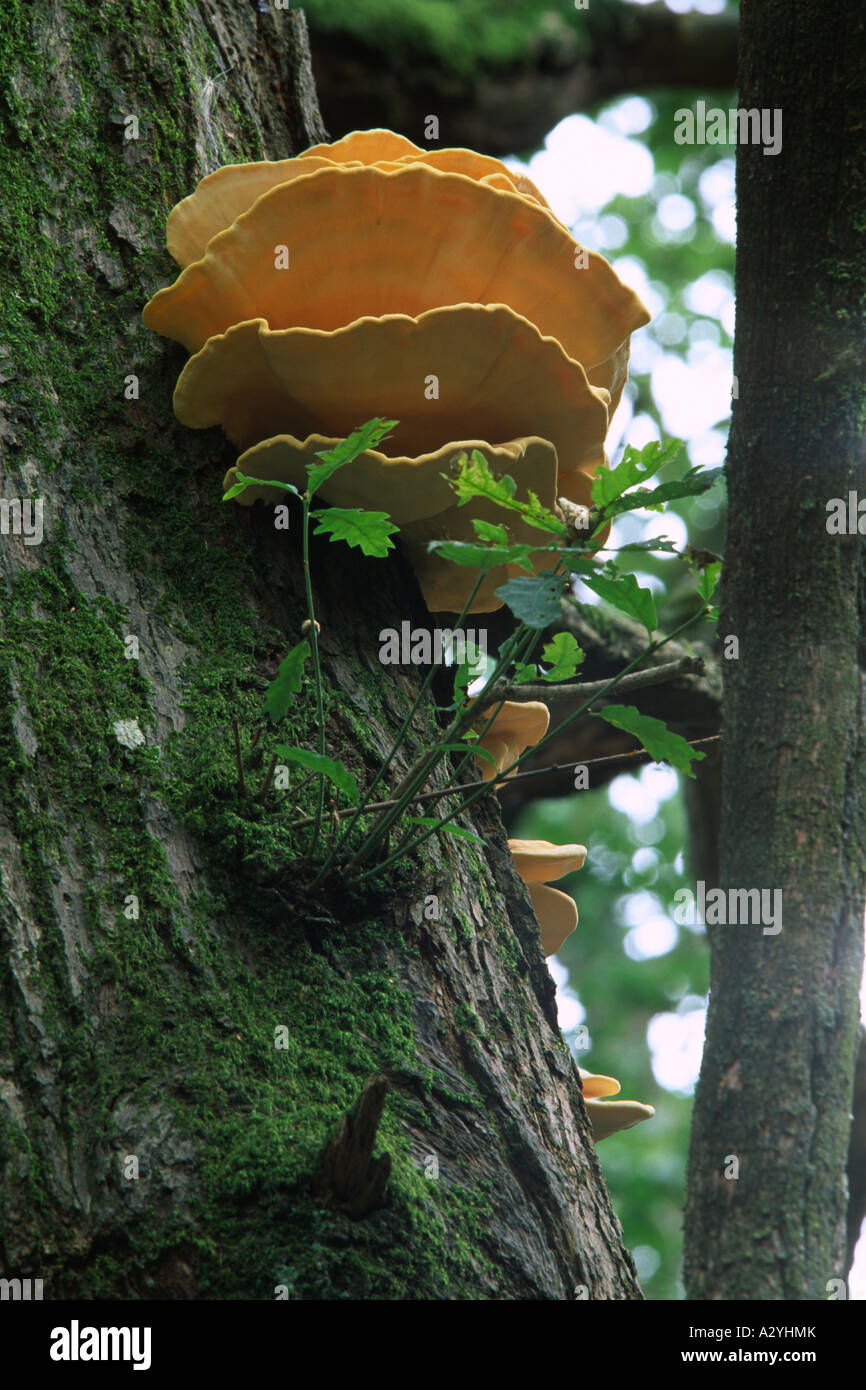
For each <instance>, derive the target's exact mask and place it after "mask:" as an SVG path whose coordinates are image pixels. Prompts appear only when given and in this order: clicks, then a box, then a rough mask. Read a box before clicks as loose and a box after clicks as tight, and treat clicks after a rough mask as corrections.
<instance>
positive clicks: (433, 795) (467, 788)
mask: <svg viewBox="0 0 866 1390" xmlns="http://www.w3.org/2000/svg"><path fill="white" fill-rule="evenodd" d="M721 738H722V736H721V734H707V736H706V737H705V738H696V739H691V740H687V742H688V745H689V747H690V748H700V747H701V745H702V744H704V743H720V742H721ZM634 758H644V759H646V761H647V762H655V761H657V759H654V758H653V757H652V755H651V754H649V753H648V752H647V750H646V749H645V748H632V749H631V750H630V751H629V752H626V753H606V754H605V756H604V757H603V758H580V759H578V760H577V761H575V760H574V759H572V760H571V761H570V762H567V763H548V765H547V766H546V767H533V768H529V769H528V770H527V771H526V772H512V773H511V774H510V775H509V776H507V777H503V776H498V777H491V778H489V779H488V780H487V782H486V783H485V784H484V785H485V787H486V789H487V791H488V792H492V791H496V790H497V789H498V788H499V787H502V786H505V785H506V783H507V784H508V785H509V786H510V785H511V783H512V782H523V781H526V780H527V778H529V777H542V776H544V774H545V773H547V772H573V771H574V769H575V768H576V767H598V766H599V765H600V764H601V763H621V762H625V761H628V760H630V759H634ZM480 786H481V783H480V782H479V781H477V780H476V781H474V782H461V783H460V784H459V785H456V786H453V787H439V788H438V789H437V790H436V791H432V792H421V794H420V795H419V796H416V797H415V798H414V799H415V801H417V802H427V801H441V800H442V798H443V797H446V796H456V795H457V794H458V793H462V792H474V791H478V789H479V787H480ZM396 805H397V802H396V801H371V802H370V803H369V804H368V805H367V806H365V807H364V815H367V814H369V812H371V811H387V810H389V809H390V808H391V807H392V806H396ZM353 809H354V807H351V806H346V807H343V812H344V813H347V812H348V811H351V810H353ZM312 821H313V817H312V816H305V817H304V819H303V820H295V821H291V822H290V824H289V825H287V826H286V829H287V830H300V829H301V828H302V827H303V826H305V825H311V824H312Z"/></svg>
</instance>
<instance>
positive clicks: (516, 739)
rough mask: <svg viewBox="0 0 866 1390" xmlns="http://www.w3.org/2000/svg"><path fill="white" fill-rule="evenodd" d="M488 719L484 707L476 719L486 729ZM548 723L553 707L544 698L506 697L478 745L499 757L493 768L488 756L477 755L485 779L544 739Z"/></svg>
mask: <svg viewBox="0 0 866 1390" xmlns="http://www.w3.org/2000/svg"><path fill="white" fill-rule="evenodd" d="M487 708H488V709H489V708H490V707H489V706H488V707H487ZM487 718H488V715H487V709H483V710H481V712H480V713H479V716H478V719H477V720H476V721H475V722H476V724H478V725H479V726H481V727H482V728H483V727H484V725H485V724H486V723H487ZM549 723H550V710H549V709H548V708H547V705H545V704H543V703H542V701H541V700H526V701H520V700H504V701H503V703H502V705H501V706H500V708H499V709H498V710H497V712H496V714H495V716H494V718H493V722H492V724H491V725H490V728H489V729H488V730H487V732H486V733H485V734H484V735H483V736H482V738H480V739H479V741H478V746H479V748H483V749H485V751H486V752H488V753H489V754H490V755H491V757H493V758H495V759H496V765H495V767H494V765H493V764H492V763H491V762H489V761H488V759H487V758H479V757H476V759H475V762H476V764H477V765H478V767H479V768H480V769H481V777H482V780H483V781H485V782H489V781H491V779H492V778H494V777H497V776H498V775H499V773H501V772H504V771H505V769H506V768H507V767H509V766H510V765H511V763H513V762H516V761H517V759H518V758H519V757H521V756H522V754H523V753H524V752H525V751H526V749H527V748H532V747H533V746H534V745H535V744H536V743H538V742H539V741H540V740H541V739H542V738H544V735H545V734H546V733H547V726H548V724H549ZM511 775H512V774H511V773H509V776H511Z"/></svg>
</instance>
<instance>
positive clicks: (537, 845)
mask: <svg viewBox="0 0 866 1390" xmlns="http://www.w3.org/2000/svg"><path fill="white" fill-rule="evenodd" d="M508 848H509V849H510V850H511V858H512V859H513V860H514V867H515V869H516V870H517V872H518V874H519V875H520V877H521V878H522V879H523V882H524V883H551V882H553V881H554V880H555V879H557V878H563V877H564V876H565V875H566V874H571V873H574V871H575V870H576V869H582V868H583V861H584V860H585V859H586V845H553V844H551V843H550V841H549V840H509V841H508Z"/></svg>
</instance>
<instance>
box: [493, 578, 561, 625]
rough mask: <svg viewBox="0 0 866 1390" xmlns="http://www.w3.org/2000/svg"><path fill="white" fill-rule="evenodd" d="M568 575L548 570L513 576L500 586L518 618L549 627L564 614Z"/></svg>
mask: <svg viewBox="0 0 866 1390" xmlns="http://www.w3.org/2000/svg"><path fill="white" fill-rule="evenodd" d="M565 582H566V581H565V576H564V575H561V574H554V573H553V572H552V570H545V571H543V572H542V573H541V574H539V575H535V576H533V578H532V579H529V578H527V579H523V578H520V579H509V581H508V583H507V584H502V585H501V586H500V588H498V589H497V590H496V597H497V598H501V599H502V601H503V603H507V604H508V607H509V608H510V609H511V611H512V613H513V614H514V616H515V618H519V619H520V621H521V622H522V623H526V626H527V627H535V628H542V627H549V626H550V624H551V623H554V622H556V620H557V618H558V617H559V616H560V605H561V602H562V594H563V590H564V588H565Z"/></svg>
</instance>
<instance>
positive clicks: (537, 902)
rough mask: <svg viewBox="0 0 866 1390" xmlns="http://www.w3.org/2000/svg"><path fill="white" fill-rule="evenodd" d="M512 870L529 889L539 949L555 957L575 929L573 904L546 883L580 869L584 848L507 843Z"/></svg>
mask: <svg viewBox="0 0 866 1390" xmlns="http://www.w3.org/2000/svg"><path fill="white" fill-rule="evenodd" d="M508 848H509V849H510V850H511V855H512V858H513V860H514V867H515V869H516V870H517V872H518V874H519V875H520V877H521V878H522V879H523V882H524V883H525V884H526V886H527V888H528V889H529V897H530V900H531V902H532V906H533V908H534V909H535V915H536V917H537V918H538V925H539V927H540V928H541V949H542V951H543V952H544V954H545V955H546V956H555V955H556V953H557V951H558V950H559V948H560V946H561V945H562V943H563V942H564V941H565V938H566V937H567V936H570V935H571V933H572V932H573V931H574V929H575V927H576V926H577V904H576V903H575V901H574V898H572V897H569V895H568V893H561V892H560V891H559V889H558V888H548V887H547V883H548V880H549V879H552V878H553V879H556V878H563V877H564V875H565V874H570V873H573V872H574V870H575V869H580V868H582V867H583V861H584V860H585V858H586V846H585V845H553V844H551V843H550V841H549V840H509V841H508Z"/></svg>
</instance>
